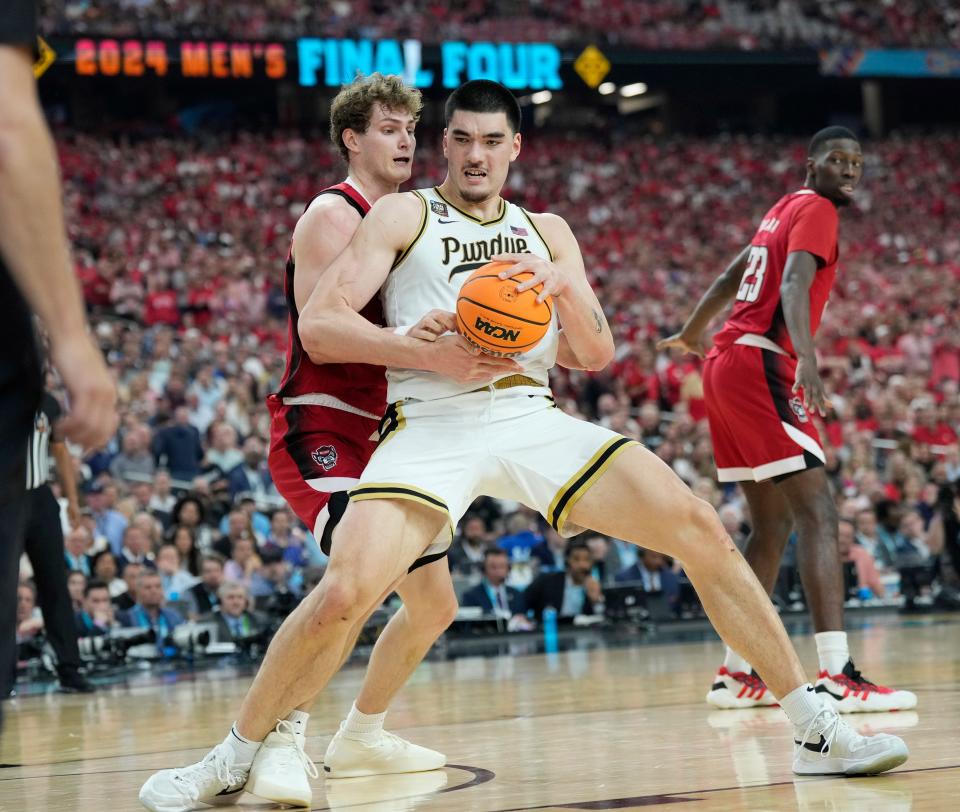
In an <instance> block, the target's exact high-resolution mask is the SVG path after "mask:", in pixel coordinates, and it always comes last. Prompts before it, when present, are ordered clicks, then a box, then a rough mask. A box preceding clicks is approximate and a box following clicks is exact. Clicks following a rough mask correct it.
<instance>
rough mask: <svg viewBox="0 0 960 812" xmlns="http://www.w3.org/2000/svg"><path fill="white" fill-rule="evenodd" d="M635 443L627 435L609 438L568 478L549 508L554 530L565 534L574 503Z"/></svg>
mask: <svg viewBox="0 0 960 812" xmlns="http://www.w3.org/2000/svg"><path fill="white" fill-rule="evenodd" d="M635 445H639V443H638V442H636V440H628V439H627V438H626V437H614V438H613V439H612V440H608V441H607V442H606V443H604V444H603V445H602V446H601V447H600V448H599V450H598V451H597V453H596V454H594V455H593V456H592V457H591V458H590V459H589V460H588V461H587V463H586V464H585V465H584V466H583V467H582V468H581V469H580V470H579V471H577V473H575V474H574V475H573V476H572V477H570V479H568V480H567V482H566V484H565V485H564V486H563V487H562V488H560V490H559V491H557V495H556V496H554V497H553V501H552V502H551V503H550V507H549V508H548V509H547V521H548V522H550V524H551V525H552V526H553V529H554V530H556V531H557V532H558V533H560V534H561V535H562V534H563V526H564V525H565V524H566V521H567V517H568V516H569V515H570V511H571V510H573V507H574V505H576V504H577V502H578V501H579V500H580V498H581V497H582V496H583V495H584V494H585V493H586V492H587V491H588V490H590V488H591V486H592V485H593V484H594V483H595V482H596V481H597V480H598V479H599V478H600V477H601V476H602V475H603V473H604V472H605V471H606V470H607V468H609V467H610V464H611V463H612V462H613V461H614V460H615V459H616V458H617V457H619V456H620V454H622V453H623V452H624V451H626V450H627V449H628V448H630V446H635Z"/></svg>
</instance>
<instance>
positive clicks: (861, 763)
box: [793, 707, 910, 775]
mask: <svg viewBox="0 0 960 812" xmlns="http://www.w3.org/2000/svg"><path fill="white" fill-rule="evenodd" d="M793 744H794V755H793V771H794V772H795V773H796V774H797V775H874V774H875V773H882V772H886V771H887V770H892V769H893V768H894V767H899V766H900V765H901V764H903V762H905V761H906V760H907V757H908V756H909V755H910V751H909V750H907V745H906V744H904V742H903V739H899V738H897V737H896V736H891V735H890V734H889V733H877V734H876V735H875V736H861V735H860V734H859V733H857V732H856V731H855V730H854V729H853V728H852V727H850V726H849V725H848V724H847V723H846V722H844V721H843V720H842V719H841V718H840V716H839V715H838V714H837V712H836V711H835V710H833V708H828V707H825V708H824V709H823V710H821V711H820V712H819V713H818V714H817V715H816V716H814V717H813V719H812V720H811V722H810V724H809V725H807V729H806V731H805V732H804V734H803V736H802V737H801V739H800V740H799V741H797V740H796V739H794V742H793Z"/></svg>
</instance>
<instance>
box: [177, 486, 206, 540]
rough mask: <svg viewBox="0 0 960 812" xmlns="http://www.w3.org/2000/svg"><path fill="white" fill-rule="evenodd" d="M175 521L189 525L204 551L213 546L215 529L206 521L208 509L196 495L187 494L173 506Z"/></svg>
mask: <svg viewBox="0 0 960 812" xmlns="http://www.w3.org/2000/svg"><path fill="white" fill-rule="evenodd" d="M172 518H173V523H174V524H175V525H178V526H183V527H188V528H190V530H191V531H193V534H194V541H195V542H196V544H197V547H198V548H199V549H200V551H201V552H202V553H207V552H209V551H210V550H211V549H212V547H213V529H212V528H211V527H210V525H209V524H208V523H207V521H206V509H205V507H204V505H203V502H201V501H200V499H198V498H197V497H196V496H195V495H193V494H187V495H186V496H184V497H182V498H181V499H180V500H179V501H177V503H176V505H175V506H174V508H173V514H172Z"/></svg>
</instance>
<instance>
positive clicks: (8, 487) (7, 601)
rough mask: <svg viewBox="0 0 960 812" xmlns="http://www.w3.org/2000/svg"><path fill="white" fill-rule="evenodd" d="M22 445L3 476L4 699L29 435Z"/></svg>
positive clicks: (0, 594) (0, 640)
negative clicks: (21, 453)
mask: <svg viewBox="0 0 960 812" xmlns="http://www.w3.org/2000/svg"><path fill="white" fill-rule="evenodd" d="M22 445H23V450H24V457H23V459H22V460H20V461H19V465H11V466H10V468H9V469H8V470H7V471H5V472H4V475H3V476H0V700H3V699H5V698H6V697H7V695H8V694H9V693H10V690H11V689H12V688H13V683H14V680H15V679H16V671H17V641H16V634H17V584H18V583H19V578H20V552H21V550H23V522H24V519H25V518H26V510H25V507H26V504H25V500H24V498H23V497H24V492H25V490H24V489H25V486H26V482H27V464H26V449H27V441H26V436H25V437H24V441H23V443H22ZM61 558H63V556H61ZM64 565H66V562H64Z"/></svg>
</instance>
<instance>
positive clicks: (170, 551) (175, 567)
mask: <svg viewBox="0 0 960 812" xmlns="http://www.w3.org/2000/svg"><path fill="white" fill-rule="evenodd" d="M180 562H181V559H180V551H179V550H178V549H177V548H176V547H175V546H174V545H173V544H164V545H163V546H162V547H161V548H160V550H159V551H158V552H157V573H158V574H159V575H160V583H161V585H162V587H163V596H164V598H166V600H168V601H178V600H180V599H181V598H184V596H185V594H186V592H187V590H189V589H190V587H192V586H193V585H194V584H196V583H197V581H198V579H197V578H195V577H194V576H192V575H191V574H190V573H189V572H187V571H186V570H184V569H181V567H180Z"/></svg>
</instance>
